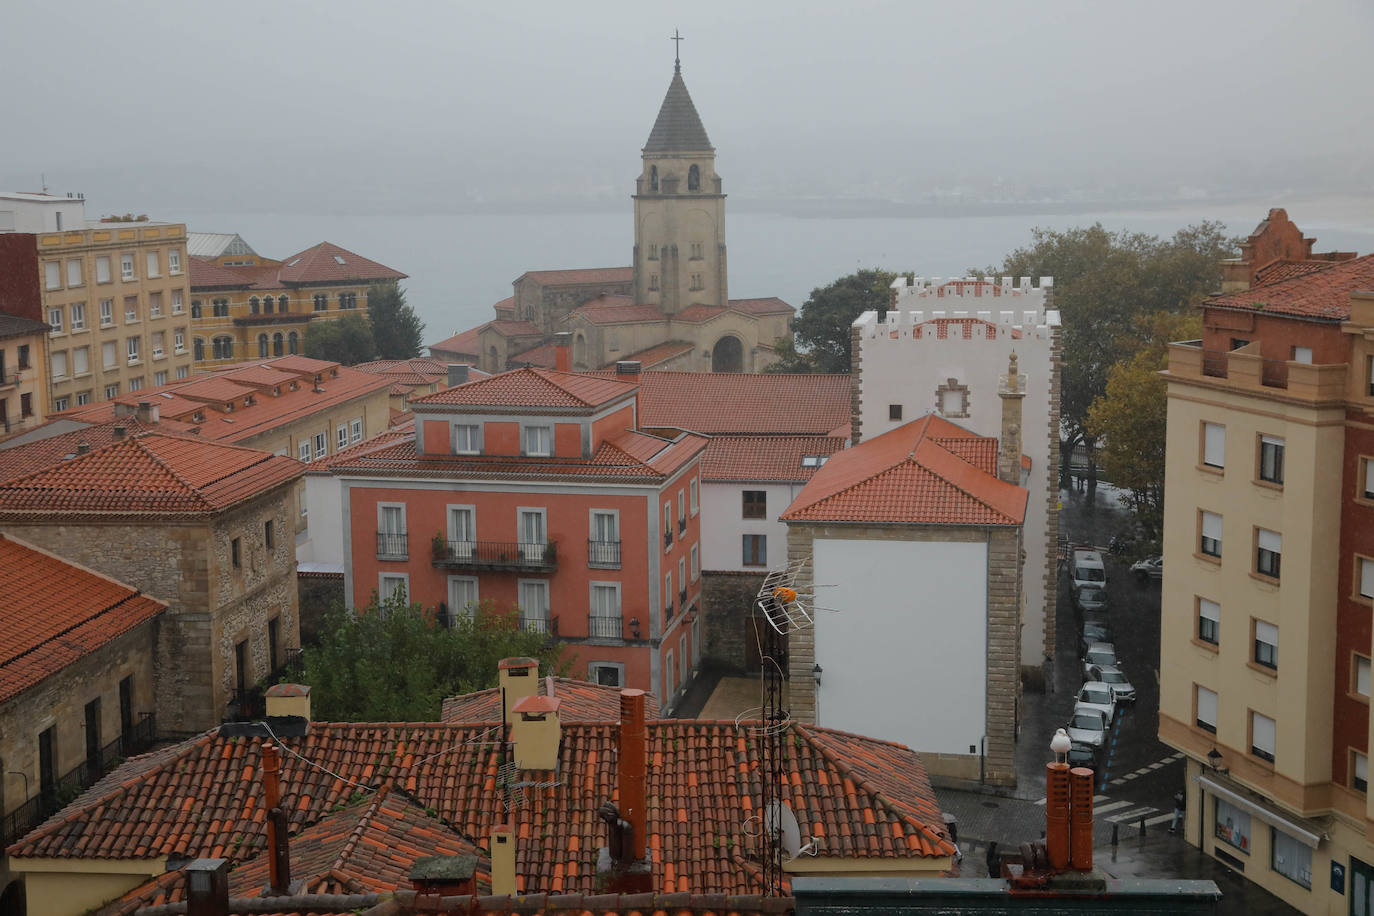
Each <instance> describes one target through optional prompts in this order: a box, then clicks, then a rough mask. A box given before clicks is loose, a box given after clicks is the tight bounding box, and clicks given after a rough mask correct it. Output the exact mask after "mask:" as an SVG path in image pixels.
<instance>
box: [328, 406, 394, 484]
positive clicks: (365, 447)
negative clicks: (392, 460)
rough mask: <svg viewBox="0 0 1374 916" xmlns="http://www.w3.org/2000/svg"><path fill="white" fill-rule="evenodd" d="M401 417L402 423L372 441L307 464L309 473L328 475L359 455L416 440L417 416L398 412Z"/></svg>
mask: <svg viewBox="0 0 1374 916" xmlns="http://www.w3.org/2000/svg"><path fill="white" fill-rule="evenodd" d="M396 412H397V413H399V414H400V415H401V422H399V423H397V424H394V425H392V426H391V427H389V428H388V429H385V430H383V431H382V432H380V433H378V434H377V435H375V436H373V437H372V438H371V439H364V440H363V441H362V442H358V443H356V444H354V445H350V446H349V447H348V448H345V449H342V450H340V451H337V452H335V453H334V454H332V455H326V456H325V457H324V458H316V459H315V460H314V461H312V462H310V463H309V464H307V465H306V466H305V467H306V471H307V472H308V473H312V474H314V473H328V472H329V469H330V468H331V467H333V466H334V465H336V464H346V463H347V462H350V461H352V460H353V459H354V458H357V457H358V456H359V455H366V454H368V453H370V452H375V451H377V450H379V449H383V448H388V447H390V446H392V445H395V444H396V443H397V442H403V441H406V440H408V439H414V438H415V416H414V414H411V413H410V412H409V411H396Z"/></svg>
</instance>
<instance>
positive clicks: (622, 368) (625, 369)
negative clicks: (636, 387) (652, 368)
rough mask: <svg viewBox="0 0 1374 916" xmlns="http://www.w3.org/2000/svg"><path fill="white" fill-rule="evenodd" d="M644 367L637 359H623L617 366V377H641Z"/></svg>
mask: <svg viewBox="0 0 1374 916" xmlns="http://www.w3.org/2000/svg"><path fill="white" fill-rule="evenodd" d="M642 368H643V365H642V364H641V363H640V361H639V360H637V359H622V360H620V362H618V363H616V364H615V374H616V375H639V373H640V370H641V369H642Z"/></svg>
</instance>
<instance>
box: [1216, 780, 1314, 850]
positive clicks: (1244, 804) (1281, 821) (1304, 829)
mask: <svg viewBox="0 0 1374 916" xmlns="http://www.w3.org/2000/svg"><path fill="white" fill-rule="evenodd" d="M1197 784H1198V785H1199V786H1200V787H1201V788H1202V791H1204V792H1207V793H1209V794H1212V795H1216V796H1218V797H1219V798H1224V799H1226V800H1227V801H1228V802H1230V803H1231V804H1233V805H1235V806H1236V807H1237V808H1240V809H1242V810H1244V811H1248V812H1250V813H1251V814H1253V815H1255V817H1257V818H1259V819H1260V820H1262V821H1264V822H1265V823H1268V824H1272V825H1273V826H1275V827H1279V828H1281V829H1282V830H1283V832H1284V833H1287V834H1289V835H1290V836H1292V837H1293V839H1295V840H1297V841H1298V842H1300V843H1302V844H1303V845H1304V846H1310V847H1312V848H1313V849H1316V848H1317V847H1318V846H1320V845H1321V841H1322V840H1324V839H1326V834H1325V833H1320V832H1314V831H1319V830H1321V828H1320V827H1317V826H1316V825H1314V824H1311V823H1310V822H1309V823H1308V826H1303V825H1302V824H1299V823H1298V822H1297V821H1295V820H1293V819H1292V818H1290V817H1287V816H1285V815H1283V814H1280V813H1279V812H1277V811H1275V810H1274V809H1273V808H1271V807H1269V806H1268V805H1265V804H1261V803H1260V802H1257V801H1255V800H1254V799H1252V798H1247V797H1245V796H1244V795H1242V794H1240V793H1239V792H1236V791H1235V790H1234V789H1228V788H1226V787H1225V786H1223V785H1221V784H1219V783H1215V782H1213V781H1212V780H1210V779H1208V778H1207V777H1206V776H1198V777H1197Z"/></svg>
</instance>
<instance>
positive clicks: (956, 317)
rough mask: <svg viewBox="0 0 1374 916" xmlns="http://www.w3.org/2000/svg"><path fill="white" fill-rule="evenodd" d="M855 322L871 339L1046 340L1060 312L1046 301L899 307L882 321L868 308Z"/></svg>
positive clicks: (1055, 328)
mask: <svg viewBox="0 0 1374 916" xmlns="http://www.w3.org/2000/svg"><path fill="white" fill-rule="evenodd" d="M1018 304H1019V303H1018ZM1025 304H1026V305H1030V304H1031V303H1030V302H1027V303H1025ZM853 326H854V327H855V328H857V329H858V330H859V333H860V335H861V336H862V337H864V338H867V339H869V340H876V339H881V338H889V339H892V340H922V339H928V338H939V339H941V340H995V339H998V338H1026V337H1029V338H1034V339H1037V340H1044V339H1047V338H1048V337H1049V335H1050V334H1052V333H1053V332H1054V331H1055V330H1057V329H1058V328H1059V312H1058V310H1056V309H1047V308H1045V307H1044V303H1043V302H1041V303H1038V304H1036V307H1034V308H1028V309H998V310H996V311H994V310H992V309H978V310H968V309H908V310H905V311H903V310H901V309H898V310H896V311H889V312H887V314H886V315H884V316H883V318H882V320H881V321H879V319H878V313H877V312H876V311H868V312H864V313H863V314H862V315H860V316H859V317H858V318H856V319H855V320H854V325H853Z"/></svg>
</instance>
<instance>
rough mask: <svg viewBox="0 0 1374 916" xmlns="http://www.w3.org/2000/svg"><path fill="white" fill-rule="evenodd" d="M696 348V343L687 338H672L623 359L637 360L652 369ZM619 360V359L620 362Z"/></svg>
mask: <svg viewBox="0 0 1374 916" xmlns="http://www.w3.org/2000/svg"><path fill="white" fill-rule="evenodd" d="M693 349H695V345H693V344H690V343H688V342H687V341H685V340H670V341H668V342H667V343H661V344H657V345H655V346H652V347H649V348H648V349H645V350H640V351H639V352H638V353H631V354H630V355H629V356H622V357H621V359H632V360H637V361H638V362H639V364H640V367H641V368H643V369H652V368H653V367H654V366H657V365H660V364H662V363H666V362H668V361H669V360H670V359H673V358H674V357H677V356H681V355H682V354H684V353H690V352H692V350H693ZM618 361H619V360H617V362H618Z"/></svg>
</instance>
